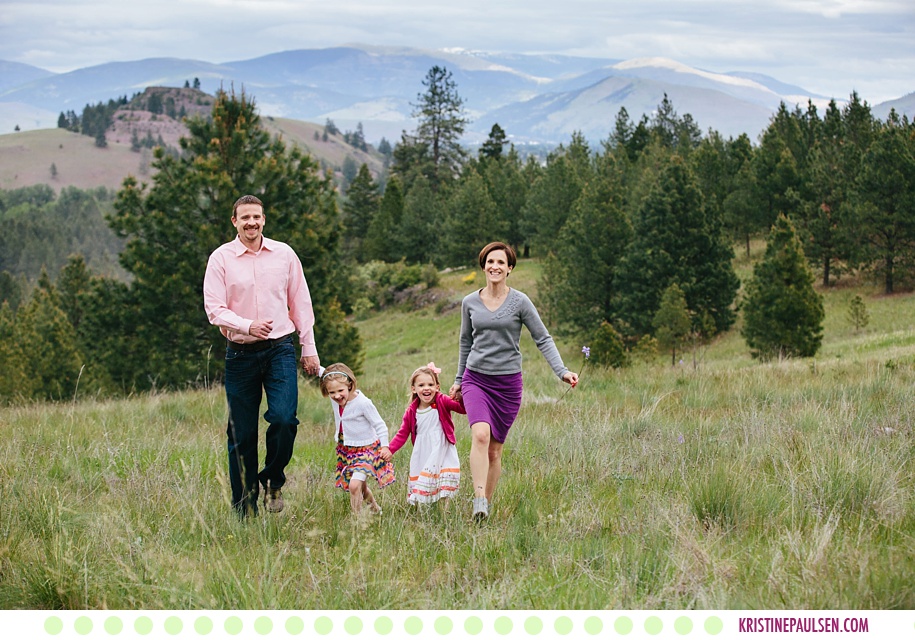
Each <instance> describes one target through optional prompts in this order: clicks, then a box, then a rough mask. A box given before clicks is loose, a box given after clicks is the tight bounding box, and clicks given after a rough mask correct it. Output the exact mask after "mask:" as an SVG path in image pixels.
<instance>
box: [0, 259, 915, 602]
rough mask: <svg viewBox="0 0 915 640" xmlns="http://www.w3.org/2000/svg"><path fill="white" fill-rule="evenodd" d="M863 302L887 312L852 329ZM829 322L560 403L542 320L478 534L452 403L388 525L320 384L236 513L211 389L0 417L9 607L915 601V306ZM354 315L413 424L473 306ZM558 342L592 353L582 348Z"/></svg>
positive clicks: (635, 370)
mask: <svg viewBox="0 0 915 640" xmlns="http://www.w3.org/2000/svg"><path fill="white" fill-rule="evenodd" d="M757 254H758V252H757ZM738 266H739V268H740V269H741V270H742V271H745V270H747V269H748V268H749V266H750V264H749V262H742V263H741V264H739V265H738ZM538 269H539V266H538V264H537V263H535V262H530V261H522V262H521V263H520V264H519V265H518V268H517V269H516V270H515V271H514V272H513V274H512V283H513V285H514V286H517V287H518V288H520V289H522V290H524V291H526V292H528V293H530V294H535V293H536V291H535V290H536V287H535V280H536V275H537V272H538ZM467 273H468V272H457V273H452V274H447V275H444V276H443V282H442V286H443V288H444V289H445V290H446V291H447V292H448V295H450V296H451V297H452V299H454V300H459V299H460V298H461V297H462V296H463V295H465V294H466V293H467V292H469V291H472V290H473V289H474V288H475V287H476V286H478V284H475V283H466V282H464V281H463V278H464V277H465V276H466V275H467ZM479 281H480V278H479V274H477V282H479ZM855 293H859V294H861V295H862V296H864V298H865V302H866V304H867V306H868V309H869V311H870V314H871V324H870V326H869V327H867V328H866V329H865V330H862V331H860V332H858V333H855V331H854V330H853V328H852V327H851V326H850V323H849V322H848V321H847V320H846V319H845V314H846V310H847V302H848V299H849V297H850V296H851V295H854V294H855ZM826 312H827V316H826V332H825V341H824V346H823V349H822V351H821V353H820V354H819V355H818V356H817V357H816V358H815V359H809V360H787V361H783V362H771V363H759V362H755V361H753V360H752V359H751V358H750V356H749V355H748V350H747V349H746V347H745V345H743V342H742V340H741V339H740V337H739V335H738V334H737V333H736V332H731V333H729V334H728V335H726V336H723V337H722V338H721V339H719V340H718V341H716V342H715V343H714V344H713V345H711V346H710V347H709V348H708V350H707V351H706V352H705V354H704V356H703V358H702V360H701V364H700V366H699V367H698V368H693V367H692V366H691V365H685V366H676V367H671V366H670V365H669V364H666V363H667V362H668V358H667V357H665V356H659V357H658V358H657V359H656V360H653V361H651V362H641V363H637V364H636V365H635V366H633V367H632V368H629V369H624V370H620V371H612V370H610V371H602V370H597V369H594V368H590V367H587V366H586V367H585V368H584V371H583V373H582V377H581V383H580V385H579V387H578V388H576V389H574V390H573V391H572V392H570V393H568V394H565V395H564V392H565V387H564V385H562V384H561V383H560V382H559V381H558V380H557V379H556V378H555V376H554V375H553V374H552V372H551V371H550V370H549V368H548V367H547V365H546V363H545V362H544V361H543V358H542V357H540V355H539V354H538V353H537V352H536V349H535V347H534V345H533V344H532V341H531V340H530V338H529V336H525V338H524V340H523V341H522V350H523V354H524V358H525V380H524V384H525V398H524V404H523V407H522V410H521V413H520V415H519V418H518V421H517V423H516V425H515V427H514V429H513V430H512V433H511V435H510V436H509V441H508V443H507V444H506V449H505V458H504V471H503V476H502V482H501V483H500V486H499V489H498V492H497V494H496V497H495V501H494V505H493V514H492V517H491V518H490V519H489V520H488V521H487V522H486V523H484V524H483V525H482V526H478V525H475V524H474V523H472V522H471V521H470V517H469V516H470V507H469V498H470V496H471V491H470V489H469V485H470V475H469V469H468V467H467V456H468V451H469V445H470V439H469V433H468V429H467V428H466V421H465V420H463V419H462V418H460V417H458V419H457V420H456V425H457V426H458V430H457V432H458V433H457V435H458V450H459V453H460V458H461V464H462V472H463V475H462V485H463V486H462V488H461V492H460V494H459V495H460V497H459V498H458V499H456V500H455V504H453V505H451V508H450V509H449V510H447V511H446V510H442V509H440V508H439V507H438V506H435V507H433V508H431V509H411V508H408V507H407V505H406V500H405V482H404V480H405V477H404V474H405V471H406V469H408V462H409V455H410V447H409V446H407V447H405V449H404V450H403V451H401V452H399V453H398V454H397V455H396V456H395V466H396V469H397V473H398V482H397V483H396V484H395V485H394V486H392V487H390V488H388V489H386V490H384V491H378V492H376V495H379V494H380V495H379V499H380V501H381V503H382V505H383V508H384V515H383V516H381V517H380V518H365V519H355V518H353V517H352V516H350V515H349V500H348V498H347V496H345V495H344V494H343V493H342V492H340V491H336V490H334V489H333V465H334V450H333V441H332V418H331V413H330V407H329V403H328V400H326V399H324V398H322V397H321V396H320V393H318V391H317V390H316V389H315V387H314V386H312V385H308V384H305V383H304V382H303V384H302V385H301V390H302V395H301V398H300V412H299V416H300V419H301V420H302V424H301V425H300V427H299V435H298V438H297V440H296V452H295V455H294V457H293V460H292V464H291V465H290V467H289V469H288V470H287V473H288V475H289V483H288V485H287V488H286V491H285V494H286V502H287V508H286V510H285V511H284V512H283V513H282V514H279V515H269V516H268V515H264V516H262V517H260V518H257V519H256V520H254V521H252V522H248V523H244V524H242V523H239V522H238V521H237V520H236V519H235V518H234V516H232V515H231V513H230V508H229V505H228V504H227V496H228V486H227V485H228V483H227V479H226V470H225V468H226V464H225V419H226V414H225V399H224V395H223V392H222V390H221V389H220V388H202V389H198V390H192V391H185V392H181V393H154V394H149V395H143V396H139V397H134V398H128V399H122V400H102V399H97V400H93V399H84V400H81V401H79V402H76V403H69V402H65V403H59V404H36V405H26V406H14V407H8V408H3V409H0V424H2V425H4V428H3V429H0V461H2V462H0V497H2V499H3V503H4V505H5V506H4V510H3V512H2V520H0V522H2V528H3V531H4V539H3V542H2V543H0V545H2V547H0V548H2V549H3V553H2V557H3V558H4V560H3V564H2V575H3V580H0V606H3V608H7V609H10V608H65V609H66V608H86V607H88V608H103V607H107V608H112V609H120V608H124V609H127V608H144V609H184V608H191V609H210V608H213V609H230V608H231V609H273V608H284V609H311V608H317V609H326V608H331V609H367V610H372V609H377V610H383V609H404V608H419V609H452V608H453V609H522V610H527V609H564V608H568V609H605V608H610V609H654V608H673V609H691V608H698V609H703V608H708V609H719V608H720V609H869V608H874V609H897V608H898V609H913V608H915V591H913V587H912V584H911V576H912V575H913V574H915V536H913V531H915V456H913V455H912V454H913V452H915V430H913V423H915V409H913V404H912V400H911V395H912V394H911V389H912V387H913V384H915V323H913V321H912V318H915V296H913V295H911V294H909V295H897V296H891V297H886V296H879V295H877V294H875V292H874V290H872V289H870V288H868V287H853V286H849V287H846V288H844V289H832V290H830V291H828V292H826ZM358 325H359V328H360V331H361V332H362V335H363V337H364V339H365V343H366V345H367V349H368V354H367V361H366V372H365V374H364V375H363V376H361V378H360V381H359V382H360V387H361V388H363V389H364V390H365V392H366V393H367V395H368V396H369V397H371V398H372V399H373V400H374V402H375V404H376V406H378V408H379V410H380V412H381V415H382V416H383V417H384V418H385V419H386V421H387V422H388V426H389V427H390V428H391V429H392V430H393V429H396V427H397V426H398V425H399V419H400V416H401V415H402V413H403V408H404V406H405V404H406V402H407V396H408V389H407V387H406V380H407V376H408V374H409V373H410V372H411V371H412V370H413V368H415V367H416V366H418V365H421V364H425V363H426V362H428V361H429V360H434V361H435V362H436V364H438V365H439V366H441V367H442V369H443V373H442V383H443V385H444V386H445V387H448V386H450V383H451V380H452V379H453V375H454V372H455V366H456V358H457V333H458V328H459V325H460V317H459V313H458V312H457V311H455V310H452V311H450V312H447V313H445V314H438V313H436V311H435V310H434V309H433V308H432V307H429V308H425V309H422V310H419V311H414V312H406V311H396V310H395V311H390V312H385V313H381V314H379V315H376V316H373V317H371V318H369V319H366V320H363V321H360V322H359V323H358ZM560 348H561V351H562V353H563V356H564V358H565V360H566V363H567V364H568V365H569V366H571V367H573V368H574V369H576V370H579V369H580V368H581V367H582V366H583V365H582V359H581V358H582V356H581V353H580V349H581V345H579V344H572V343H569V342H562V343H560ZM325 364H327V363H325ZM262 437H263V436H262ZM36 478H37V479H38V480H37V481H36ZM341 585H346V588H341Z"/></svg>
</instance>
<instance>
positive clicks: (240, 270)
mask: <svg viewBox="0 0 915 640" xmlns="http://www.w3.org/2000/svg"><path fill="white" fill-rule="evenodd" d="M203 308H204V309H205V310H206V313H207V317H208V318H209V319H210V323H212V324H214V325H216V326H217V327H219V328H220V330H221V331H222V335H224V336H225V337H226V338H228V339H229V340H231V341H232V342H256V341H257V340H256V338H254V337H253V336H251V335H249V331H250V329H251V324H252V323H253V322H254V321H255V320H273V327H272V329H271V331H270V336H269V337H270V338H280V337H282V336H285V335H288V334H290V333H292V332H293V331H295V332H297V333H298V334H299V344H301V345H302V355H303V356H315V355H318V350H317V347H316V346H315V337H314V324H315V314H314V309H312V306H311V295H310V294H309V293H308V283H306V282H305V274H304V273H302V263H301V262H300V261H299V257H298V256H297V255H296V254H295V251H293V250H292V248H291V247H290V246H289V245H288V244H285V243H283V242H277V241H276V240H271V239H269V238H263V241H262V243H261V248H260V250H259V251H256V252H255V251H251V250H250V249H248V248H247V247H246V246H245V245H244V244H242V241H241V240H239V239H238V237H237V236H236V238H235V239H234V240H233V241H232V242H227V243H226V244H224V245H222V246H221V247H219V248H218V249H216V251H214V252H213V253H212V254H211V255H210V259H209V261H208V262H207V270H206V275H205V276H204V277H203Z"/></svg>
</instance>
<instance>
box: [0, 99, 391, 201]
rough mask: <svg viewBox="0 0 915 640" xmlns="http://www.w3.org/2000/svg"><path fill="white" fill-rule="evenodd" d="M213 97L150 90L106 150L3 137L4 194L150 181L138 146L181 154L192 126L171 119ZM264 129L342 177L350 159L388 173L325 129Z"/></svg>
mask: <svg viewBox="0 0 915 640" xmlns="http://www.w3.org/2000/svg"><path fill="white" fill-rule="evenodd" d="M213 99H214V98H213V96H210V95H208V94H206V93H203V92H201V91H197V90H194V89H186V88H185V89H176V88H168V87H150V88H148V89H146V90H145V91H144V92H142V93H141V94H138V95H136V96H134V98H133V99H132V100H131V101H130V102H129V103H128V104H127V105H125V106H124V107H121V108H120V109H118V110H117V111H116V112H115V114H114V124H113V125H112V126H111V127H110V128H109V129H108V131H107V132H106V139H107V142H108V145H107V147H105V148H99V147H97V146H96V145H95V139H94V138H92V137H90V136H85V135H81V134H78V133H73V132H71V131H66V130H64V129H40V130H34V131H22V132H18V133H10V134H6V135H0V189H14V188H18V187H25V186H29V185H33V184H48V185H50V186H52V187H53V188H54V189H55V190H57V191H60V190H61V189H62V188H64V187H67V186H75V187H79V188H81V189H90V188H94V187H100V186H101V187H107V188H109V189H118V188H120V186H121V184H122V182H123V180H124V178H125V177H127V175H134V176H136V177H137V178H138V179H139V180H140V181H141V182H144V181H146V182H149V181H151V177H152V169H151V166H150V163H151V162H152V160H153V156H152V151H151V149H150V148H149V147H148V146H140V147H139V148H138V147H137V143H138V142H140V143H144V144H145V143H146V141H147V140H149V141H152V142H155V143H160V144H162V143H164V144H165V145H167V146H169V147H174V148H177V147H178V140H179V138H181V137H182V136H186V135H187V133H188V131H187V127H186V126H185V125H184V124H183V123H182V122H181V121H180V119H179V118H177V117H174V118H173V117H170V116H169V115H168V113H169V112H174V113H175V115H176V116H177V115H178V114H181V113H185V114H186V115H189V116H192V115H200V114H202V115H206V114H208V113H209V112H210V110H211V109H212V104H213ZM151 102H152V103H153V105H155V104H156V103H157V102H158V104H159V105H161V107H162V111H163V113H153V112H152V111H150V110H149V109H150V106H151ZM154 108H155V109H157V110H158V107H157V106H154ZM262 124H263V126H264V128H265V129H267V131H269V132H270V133H271V134H272V135H275V136H281V138H282V140H283V141H284V142H285V143H286V144H287V145H295V146H298V147H299V148H302V149H304V150H305V151H307V152H308V153H309V154H310V155H312V156H313V157H314V158H315V159H316V160H317V161H318V162H319V163H322V165H323V166H325V167H327V168H329V169H332V170H335V171H337V172H339V170H340V169H341V167H342V166H343V161H344V160H345V159H346V157H347V156H351V157H352V158H353V160H355V162H356V163H357V165H361V164H363V163H365V164H368V166H369V169H370V170H372V172H373V173H374V174H375V175H376V176H377V175H379V174H380V173H381V171H382V166H383V159H382V157H381V156H380V155H379V154H378V153H376V152H374V151H373V150H371V148H370V150H369V152H368V153H367V152H364V151H361V150H359V149H354V148H353V147H352V146H350V145H349V144H347V143H346V142H344V140H343V137H342V136H341V135H333V136H328V139H327V141H324V140H323V135H322V134H323V133H324V125H323V124H321V125H318V124H314V123H310V122H302V121H297V120H290V119H287V118H274V117H264V118H262ZM316 134H317V136H316ZM150 146H151V145H150Z"/></svg>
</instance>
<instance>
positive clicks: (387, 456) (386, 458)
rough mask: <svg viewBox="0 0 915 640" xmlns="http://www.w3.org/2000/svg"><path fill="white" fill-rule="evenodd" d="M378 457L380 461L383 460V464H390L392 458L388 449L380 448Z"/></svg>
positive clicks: (392, 455)
mask: <svg viewBox="0 0 915 640" xmlns="http://www.w3.org/2000/svg"><path fill="white" fill-rule="evenodd" d="M378 457H379V458H381V459H382V460H384V461H385V462H390V461H391V458H393V457H394V454H393V453H391V450H390V449H388V448H387V447H381V448H380V449H379V450H378Z"/></svg>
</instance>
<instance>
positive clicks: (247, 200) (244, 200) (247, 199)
mask: <svg viewBox="0 0 915 640" xmlns="http://www.w3.org/2000/svg"><path fill="white" fill-rule="evenodd" d="M243 204H256V205H259V206H260V208H261V211H263V209H264V203H263V202H261V199H260V198H258V197H257V196H250V195H249V196H242V197H241V198H239V199H238V200H236V201H235V204H234V205H232V217H233V218H234V217H235V212H236V211H238V208H239V207H240V206H241V205H243Z"/></svg>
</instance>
